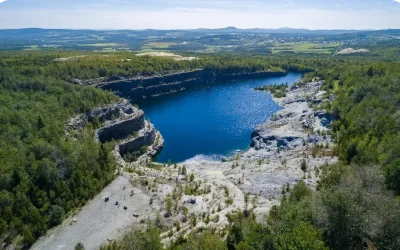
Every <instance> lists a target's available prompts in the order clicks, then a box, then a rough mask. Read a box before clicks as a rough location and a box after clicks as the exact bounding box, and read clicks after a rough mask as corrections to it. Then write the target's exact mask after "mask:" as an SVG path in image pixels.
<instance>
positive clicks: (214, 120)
mask: <svg viewBox="0 0 400 250" xmlns="http://www.w3.org/2000/svg"><path fill="white" fill-rule="evenodd" d="M300 77H301V74H297V73H290V74H288V75H287V76H284V77H270V78H265V79H254V80H237V81H224V82H218V83H214V84H210V85H205V86H201V87H196V88H190V89H187V90H185V91H182V92H177V93H174V94H169V95H164V96H160V97H156V98H149V99H143V100H141V101H139V102H136V103H137V104H138V105H139V107H140V108H141V109H143V110H144V112H145V115H146V118H148V119H150V121H151V122H152V123H153V124H154V125H155V127H156V128H157V129H158V130H159V131H160V132H161V134H162V135H163V137H164V140H165V147H164V149H163V150H162V152H161V153H160V154H159V155H158V156H157V157H156V160H157V161H158V162H167V161H168V160H171V161H173V162H182V161H185V160H188V159H191V158H194V157H195V158H214V159H220V158H222V157H223V156H230V155H233V154H234V153H235V151H236V150H238V149H239V150H246V149H248V148H249V145H250V139H251V138H250V135H251V132H252V131H253V129H254V127H255V126H256V125H257V124H260V123H262V122H263V121H265V120H267V119H268V118H269V117H270V116H271V115H273V114H274V113H275V112H276V111H278V110H279V109H280V107H279V106H278V104H276V103H275V102H274V101H273V99H272V98H271V96H270V95H269V94H268V93H267V92H261V91H255V90H254V89H253V88H254V87H257V86H264V85H273V84H281V83H286V82H287V83H288V84H289V85H290V84H292V83H293V82H294V81H296V80H298V79H299V78H300Z"/></svg>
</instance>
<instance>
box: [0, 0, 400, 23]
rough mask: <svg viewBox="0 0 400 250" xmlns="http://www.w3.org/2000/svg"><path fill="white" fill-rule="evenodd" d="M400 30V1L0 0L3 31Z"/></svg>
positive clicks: (0, 21) (0, 17) (0, 18)
mask: <svg viewBox="0 0 400 250" xmlns="http://www.w3.org/2000/svg"><path fill="white" fill-rule="evenodd" d="M227 26H235V27H237V28H281V27H290V28H307V29H388V28H400V0H332V1H329V0H0V29H11V28H28V27H29V28H32V27H35V28H66V29H192V28H222V27H227Z"/></svg>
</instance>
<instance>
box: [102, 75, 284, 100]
mask: <svg viewBox="0 0 400 250" xmlns="http://www.w3.org/2000/svg"><path fill="white" fill-rule="evenodd" d="M286 74H287V73H286V72H269V71H266V72H255V73H243V74H232V73H228V72H225V73H224V72H219V73H215V72H212V71H209V70H194V71H190V72H184V73H178V74H170V75H164V76H153V77H134V78H131V79H122V80H114V81H109V82H101V83H99V84H97V85H96V86H98V87H101V88H103V89H107V90H111V91H114V92H116V93H118V95H120V96H122V97H125V98H129V99H131V100H137V99H140V98H146V97H152V96H158V95H163V94H168V93H173V92H177V91H181V90H184V89H186V88H191V87H196V86H200V85H205V84H209V83H212V82H215V81H218V80H232V79H246V78H260V77H267V76H283V75H286Z"/></svg>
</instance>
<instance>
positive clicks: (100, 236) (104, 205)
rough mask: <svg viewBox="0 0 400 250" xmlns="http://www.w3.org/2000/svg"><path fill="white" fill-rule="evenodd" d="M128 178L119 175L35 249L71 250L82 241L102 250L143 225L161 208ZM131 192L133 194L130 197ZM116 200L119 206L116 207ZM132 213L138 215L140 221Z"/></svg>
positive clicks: (92, 247)
mask: <svg viewBox="0 0 400 250" xmlns="http://www.w3.org/2000/svg"><path fill="white" fill-rule="evenodd" d="M129 178H130V176H129V175H128V174H124V175H122V176H119V177H118V178H117V179H115V180H114V181H113V182H112V183H111V184H110V185H109V186H108V187H106V188H105V189H104V190H103V191H102V192H101V193H100V194H99V195H97V196H96V197H95V198H94V199H93V200H92V201H90V202H89V204H88V205H86V206H85V207H84V208H83V209H82V210H81V211H80V212H79V214H78V215H77V216H76V217H74V218H69V219H67V220H66V221H65V222H64V223H63V224H62V225H61V226H59V227H57V228H55V229H53V230H51V231H49V232H48V233H47V235H46V236H44V237H42V238H41V239H39V241H38V242H36V244H35V245H34V246H33V247H32V249H41V250H57V249H62V250H69V249H74V247H75V245H76V244H77V243H78V242H82V243H83V244H84V246H85V249H99V247H100V245H101V244H103V243H107V242H108V241H107V239H109V240H111V239H115V238H118V237H121V236H122V235H123V233H124V232H126V231H127V230H129V229H130V228H132V227H133V226H135V225H136V226H140V219H142V218H146V219H147V218H148V217H150V218H153V216H154V215H155V214H156V212H155V210H157V209H159V207H158V204H157V203H156V202H154V203H153V205H152V206H150V205H149V201H150V197H149V196H148V195H147V194H145V193H143V192H142V191H141V190H139V189H137V188H135V187H133V186H132V184H131V183H130V181H129ZM124 187H125V188H124ZM132 190H133V192H134V195H133V196H132V197H131V196H130V195H131V191H132ZM106 197H109V201H108V202H105V198H106ZM124 197H125V198H124ZM116 201H118V203H119V205H115V202H116ZM124 206H126V207H127V209H126V210H125V209H124ZM133 214H138V215H139V218H135V217H133ZM74 220H76V222H75V223H74V222H73V221H74Z"/></svg>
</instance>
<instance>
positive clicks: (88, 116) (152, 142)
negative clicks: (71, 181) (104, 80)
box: [65, 100, 164, 162]
mask: <svg viewBox="0 0 400 250" xmlns="http://www.w3.org/2000/svg"><path fill="white" fill-rule="evenodd" d="M89 123H91V124H92V125H93V126H95V127H98V129H97V130H96V132H95V140H96V141H97V142H99V143H105V142H110V141H115V142H116V146H115V150H114V152H113V153H114V155H115V156H116V158H117V160H118V161H120V162H122V161H123V158H124V157H125V156H126V155H127V154H129V153H133V152H138V151H141V152H142V156H140V157H150V158H151V157H154V156H155V155H156V154H157V153H159V152H160V151H161V149H162V148H163V145H164V140H163V138H162V136H161V134H160V133H159V132H158V131H157V130H156V129H155V127H154V125H153V124H151V123H150V122H148V121H146V120H145V118H144V112H143V111H142V110H140V109H138V108H136V107H134V106H132V105H131V104H130V103H129V102H128V101H127V100H122V101H121V102H119V103H116V104H111V105H107V106H104V107H99V108H95V109H94V110H92V111H90V112H87V113H85V114H80V115H78V116H76V117H74V118H72V119H71V120H69V121H68V122H67V123H66V125H65V130H66V132H67V134H68V135H69V136H73V137H74V136H79V135H80V134H81V133H83V130H84V129H85V128H86V126H88V125H89Z"/></svg>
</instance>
